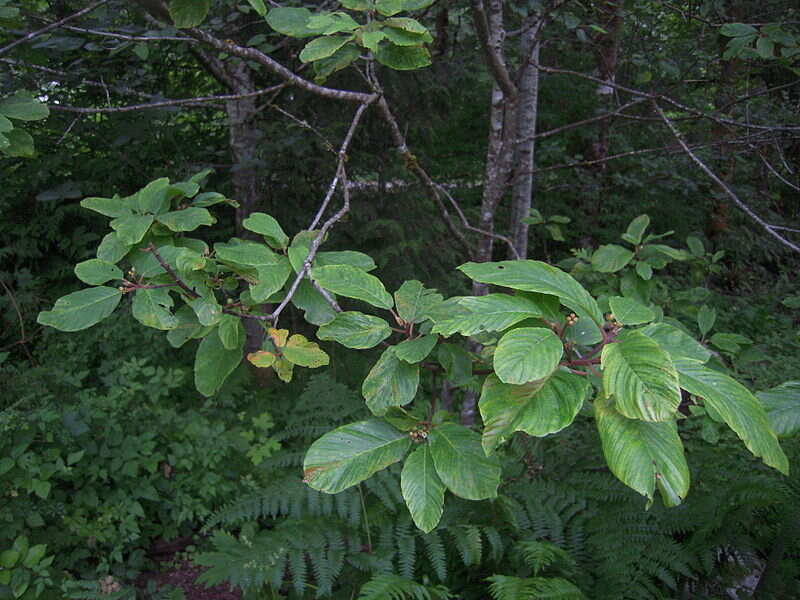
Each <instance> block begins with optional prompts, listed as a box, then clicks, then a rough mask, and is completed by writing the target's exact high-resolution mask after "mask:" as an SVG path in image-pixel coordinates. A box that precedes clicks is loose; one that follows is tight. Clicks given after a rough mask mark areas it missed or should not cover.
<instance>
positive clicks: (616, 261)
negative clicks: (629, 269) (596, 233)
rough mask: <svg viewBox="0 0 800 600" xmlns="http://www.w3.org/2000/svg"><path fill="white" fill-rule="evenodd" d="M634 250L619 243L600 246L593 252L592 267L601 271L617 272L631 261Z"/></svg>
mask: <svg viewBox="0 0 800 600" xmlns="http://www.w3.org/2000/svg"><path fill="white" fill-rule="evenodd" d="M633 256H634V255H633V252H631V251H630V250H628V249H627V248H623V247H622V246H618V245H617V244H606V245H605V246H600V247H599V248H598V249H597V250H595V253H594V254H592V267H593V268H594V270H595V271H598V272H600V273H616V272H617V271H619V270H621V269H624V268H625V266H626V265H627V264H628V263H629V262H631V259H632V258H633Z"/></svg>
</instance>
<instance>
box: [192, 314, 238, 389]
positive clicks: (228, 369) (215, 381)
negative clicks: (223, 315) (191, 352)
mask: <svg viewBox="0 0 800 600" xmlns="http://www.w3.org/2000/svg"><path fill="white" fill-rule="evenodd" d="M242 341H244V338H243V339H242ZM241 360H242V347H241V346H239V347H238V348H234V349H232V350H228V349H227V348H226V347H225V346H224V345H223V344H222V340H221V339H220V337H219V334H218V333H217V330H216V329H215V330H214V331H211V332H210V333H209V334H208V335H207V336H206V337H204V338H203V340H202V341H201V342H200V346H198V348H197V355H196V356H195V360H194V385H195V387H196V388H197V391H198V392H200V393H201V394H203V395H204V396H213V395H214V394H215V393H216V392H217V391H218V390H219V388H221V387H222V384H223V383H225V380H226V379H227V378H228V376H229V375H230V374H231V373H233V371H234V369H236V367H238V366H239V363H240V362H241Z"/></svg>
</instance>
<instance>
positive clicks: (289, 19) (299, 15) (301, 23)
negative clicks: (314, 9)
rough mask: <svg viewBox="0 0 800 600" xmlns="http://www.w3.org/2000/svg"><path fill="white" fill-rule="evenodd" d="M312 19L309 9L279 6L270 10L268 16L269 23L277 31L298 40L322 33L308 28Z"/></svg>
mask: <svg viewBox="0 0 800 600" xmlns="http://www.w3.org/2000/svg"><path fill="white" fill-rule="evenodd" d="M310 19H311V11H310V10H308V9H307V8H290V7H284V6H279V7H276V8H273V9H272V10H270V11H269V14H268V15H267V23H268V24H269V26H270V27H272V28H273V29H274V30H275V31H277V32H278V33H282V34H283V35H288V36H291V37H296V38H303V37H309V36H312V35H318V34H319V33H321V32H320V31H318V30H315V29H311V28H310V27H309V26H308V21H309V20H310Z"/></svg>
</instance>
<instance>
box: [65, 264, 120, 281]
mask: <svg viewBox="0 0 800 600" xmlns="http://www.w3.org/2000/svg"><path fill="white" fill-rule="evenodd" d="M75 275H76V276H77V277H78V279H80V280H81V281H82V282H83V283H88V284H89V285H103V284H104V283H106V282H107V281H111V280H112V279H122V269H120V268H119V267H117V266H116V265H115V264H113V263H110V262H106V261H104V260H99V259H97V258H91V259H89V260H85V261H83V262H80V263H78V264H77V265H75Z"/></svg>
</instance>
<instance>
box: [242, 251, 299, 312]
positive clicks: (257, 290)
mask: <svg viewBox="0 0 800 600" xmlns="http://www.w3.org/2000/svg"><path fill="white" fill-rule="evenodd" d="M276 260H277V263H276V264H274V265H266V266H259V267H256V273H257V275H258V282H256V283H251V284H250V296H251V297H252V298H253V302H256V303H260V302H264V301H265V300H266V299H267V298H269V297H270V296H272V294H274V293H275V292H277V291H279V290H280V289H281V288H282V287H283V286H284V284H285V283H286V281H287V280H288V279H289V275H291V274H292V267H291V265H289V259H287V258H286V257H285V256H277V257H276Z"/></svg>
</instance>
